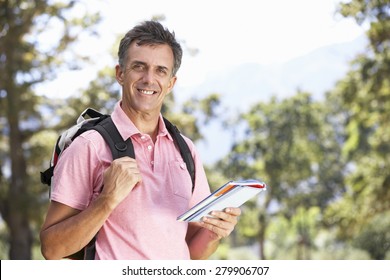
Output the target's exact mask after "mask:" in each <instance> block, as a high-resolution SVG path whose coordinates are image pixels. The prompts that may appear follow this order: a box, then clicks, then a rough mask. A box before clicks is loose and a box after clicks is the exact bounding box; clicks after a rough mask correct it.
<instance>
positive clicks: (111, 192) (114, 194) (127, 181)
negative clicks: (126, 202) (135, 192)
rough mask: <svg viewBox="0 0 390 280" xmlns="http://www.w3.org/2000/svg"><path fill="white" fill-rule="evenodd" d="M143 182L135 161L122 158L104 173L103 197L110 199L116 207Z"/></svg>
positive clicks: (115, 161)
mask: <svg viewBox="0 0 390 280" xmlns="http://www.w3.org/2000/svg"><path fill="white" fill-rule="evenodd" d="M141 181H142V178H141V172H140V171H139V169H138V165H137V162H136V160H135V159H133V158H130V157H122V158H118V159H116V160H114V161H113V162H112V163H111V166H110V167H109V168H108V169H107V170H106V171H105V172H104V187H103V191H102V193H101V195H103V196H105V197H107V198H108V197H109V200H110V201H112V202H113V205H114V207H116V205H118V204H119V203H120V202H121V201H122V200H123V199H124V198H125V197H126V196H127V195H128V194H129V193H130V192H131V190H132V189H133V188H134V187H135V186H136V185H137V184H138V183H139V182H141Z"/></svg>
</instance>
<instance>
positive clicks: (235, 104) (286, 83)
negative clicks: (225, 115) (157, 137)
mask: <svg viewBox="0 0 390 280" xmlns="http://www.w3.org/2000/svg"><path fill="white" fill-rule="evenodd" d="M366 45H367V39H366V38H365V37H364V36H362V37H358V38H357V39H355V40H353V41H351V42H346V43H340V44H334V45H329V46H326V47H322V48H319V49H317V50H314V51H312V52H310V53H308V54H306V55H304V56H301V57H297V58H295V59H292V60H290V61H288V62H286V63H280V64H272V65H261V64H256V63H245V64H241V65H238V66H236V67H233V68H230V69H226V70H225V71H222V72H220V73H218V74H216V75H213V76H209V77H208V78H207V79H206V80H205V81H204V83H202V84H200V85H199V86H198V87H197V88H196V89H195V91H194V92H197V93H198V96H199V97H204V96H207V95H208V94H210V93H215V92H216V93H220V94H221V96H222V106H224V107H226V108H227V110H225V111H226V112H237V111H241V112H243V111H245V110H246V108H248V107H249V106H251V105H252V104H255V103H256V102H259V101H267V100H268V99H269V98H270V97H271V96H276V97H277V98H279V99H281V98H286V97H289V96H293V95H295V94H296V92H297V89H300V90H303V91H307V92H310V93H311V94H312V95H313V97H314V98H317V99H321V98H322V97H324V94H325V93H326V91H328V90H331V89H332V88H333V87H334V85H335V83H336V82H337V81H338V80H340V79H342V78H343V77H344V75H345V74H346V73H347V71H348V70H349V69H350V62H351V61H352V60H353V59H354V58H355V57H356V56H357V55H358V54H359V53H362V52H364V48H365V46H366ZM202 133H203V135H206V136H207V138H206V139H205V141H204V142H201V143H198V144H197V146H198V149H199V151H200V153H201V155H202V158H203V160H204V161H205V163H213V162H215V161H216V160H218V159H220V158H222V157H223V156H224V155H226V154H227V152H228V151H229V149H230V146H231V144H232V142H233V139H231V138H232V136H231V134H230V132H229V131H224V130H223V128H222V127H220V126H219V125H218V124H216V123H214V124H211V125H209V126H207V127H203V128H202ZM221 139H224V141H221Z"/></svg>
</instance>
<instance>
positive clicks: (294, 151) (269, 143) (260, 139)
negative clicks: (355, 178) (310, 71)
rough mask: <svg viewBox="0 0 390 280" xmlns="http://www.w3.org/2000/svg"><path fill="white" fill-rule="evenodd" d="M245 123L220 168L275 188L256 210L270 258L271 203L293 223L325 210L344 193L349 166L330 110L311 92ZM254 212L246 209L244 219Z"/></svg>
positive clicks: (263, 108) (258, 107)
mask: <svg viewBox="0 0 390 280" xmlns="http://www.w3.org/2000/svg"><path fill="white" fill-rule="evenodd" d="M242 119H243V121H244V124H242V125H243V126H244V127H245V135H244V137H243V140H239V141H237V143H235V144H234V146H233V147H232V150H231V153H230V154H229V155H228V156H227V157H226V158H225V159H224V160H221V161H220V162H219V168H222V170H224V171H225V174H226V175H228V174H234V176H235V177H238V178H261V179H263V180H264V181H265V182H266V183H267V184H268V186H269V188H267V191H266V192H265V193H264V196H265V198H264V200H263V201H261V203H260V204H258V205H256V204H253V205H252V207H251V208H252V211H257V216H258V231H257V232H256V235H255V237H256V238H257V240H258V242H259V244H260V250H261V252H260V256H261V258H262V259H264V258H266V256H265V251H264V246H265V235H266V229H267V225H268V222H269V215H270V214H269V213H270V211H271V210H270V206H271V203H272V204H273V205H274V207H273V208H275V206H276V209H274V210H272V211H271V212H273V213H276V212H278V213H279V214H281V215H284V216H285V217H286V218H288V219H290V218H292V217H293V216H294V215H295V214H296V211H297V209H298V208H299V207H304V208H305V209H309V208H310V207H313V206H317V207H319V208H320V209H322V210H323V209H325V207H326V206H327V204H328V202H329V201H331V200H333V199H335V197H337V196H339V195H341V194H342V193H343V176H342V171H343V169H344V163H343V161H342V160H341V159H340V157H339V154H340V148H339V144H338V142H337V137H336V136H337V134H335V132H334V127H333V123H332V120H331V116H330V115H329V114H328V108H327V107H326V106H324V104H323V103H321V102H318V101H314V100H313V99H312V98H311V96H310V94H308V93H304V92H298V93H297V94H296V95H295V96H293V97H291V98H289V99H285V100H282V101H278V100H277V99H276V98H273V99H272V100H271V101H270V102H269V103H262V102H260V103H258V104H255V105H254V106H252V107H251V108H250V110H249V111H248V112H247V113H244V114H243V115H242ZM262 195H263V194H261V196H262ZM248 211H249V209H248V208H245V211H244V215H245V214H246V212H248ZM240 220H242V221H245V220H246V219H245V218H242V219H240ZM251 220H252V221H253V219H251ZM240 226H241V227H245V225H243V224H241V225H240ZM252 237H253V236H252ZM306 245H309V244H306Z"/></svg>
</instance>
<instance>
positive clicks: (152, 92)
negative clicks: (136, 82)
mask: <svg viewBox="0 0 390 280" xmlns="http://www.w3.org/2000/svg"><path fill="white" fill-rule="evenodd" d="M138 91H139V92H140V93H142V94H145V95H153V94H155V93H157V91H154V90H146V89H138Z"/></svg>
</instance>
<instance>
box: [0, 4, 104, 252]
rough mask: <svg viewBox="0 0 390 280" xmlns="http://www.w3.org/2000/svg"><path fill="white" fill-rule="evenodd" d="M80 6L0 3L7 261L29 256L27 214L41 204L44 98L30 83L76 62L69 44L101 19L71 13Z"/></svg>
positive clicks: (0, 208)
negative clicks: (40, 151)
mask: <svg viewBox="0 0 390 280" xmlns="http://www.w3.org/2000/svg"><path fill="white" fill-rule="evenodd" d="M78 5H82V2H80V1H68V2H65V3H64V2H63V1H62V2H57V1H44V0H36V1H27V0H2V1H1V2H0V26H1V30H0V61H1V63H0V73H1V75H0V128H1V130H2V134H1V138H0V143H1V146H0V149H1V150H0V158H1V172H0V174H2V176H1V177H0V183H1V192H0V212H1V216H2V218H3V219H4V221H5V223H6V225H7V228H8V238H9V244H10V245H9V258H10V259H31V247H32V244H33V241H34V237H33V235H32V226H34V223H32V222H31V218H32V214H34V213H35V211H34V210H35V209H36V206H37V205H42V200H41V197H40V196H39V195H38V193H40V191H39V188H40V187H39V183H38V182H37V179H36V178H37V177H38V175H37V174H39V173H38V172H37V170H36V168H35V167H34V165H32V163H37V158H36V157H34V156H36V155H37V154H36V152H37V151H38V150H39V149H42V146H41V144H42V138H40V139H39V137H37V136H36V133H37V132H39V131H41V130H42V129H43V127H44V126H43V123H42V122H43V121H44V116H42V115H41V110H43V108H44V107H42V104H43V103H44V99H43V98H42V97H39V96H37V95H35V94H34V86H35V85H36V84H38V83H40V82H42V81H44V80H47V79H51V78H53V77H54V76H55V70H56V67H58V66H59V65H61V67H72V68H76V67H77V66H78V65H77V63H75V62H81V60H80V58H79V57H77V54H75V53H72V52H70V51H69V50H68V48H69V46H70V45H72V44H74V43H75V42H76V40H77V38H78V37H79V36H80V35H81V34H82V33H84V32H89V31H91V29H90V27H91V26H93V25H94V24H95V23H96V22H97V21H98V19H99V17H98V16H97V15H87V14H85V15H84V16H83V17H81V18H73V17H70V13H71V12H72V11H73V9H75V8H76V7H77V6H78ZM48 35H49V37H47V36H48ZM45 36H46V37H45ZM43 38H45V39H46V40H48V38H50V39H53V41H52V44H49V45H45V44H42V42H43V40H42V39H43ZM38 166H41V165H40V164H38ZM35 226H37V225H35Z"/></svg>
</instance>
